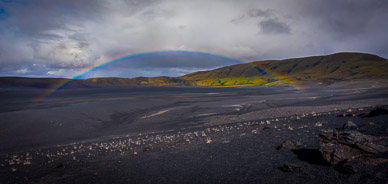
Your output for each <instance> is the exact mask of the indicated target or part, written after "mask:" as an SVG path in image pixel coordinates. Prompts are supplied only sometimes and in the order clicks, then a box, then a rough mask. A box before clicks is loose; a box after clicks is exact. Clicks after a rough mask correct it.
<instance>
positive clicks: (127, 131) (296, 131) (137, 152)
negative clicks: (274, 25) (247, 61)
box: [0, 86, 388, 183]
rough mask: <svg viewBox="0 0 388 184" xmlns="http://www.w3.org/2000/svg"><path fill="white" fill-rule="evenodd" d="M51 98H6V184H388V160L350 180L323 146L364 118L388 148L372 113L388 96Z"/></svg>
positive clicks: (198, 91)
mask: <svg viewBox="0 0 388 184" xmlns="http://www.w3.org/2000/svg"><path fill="white" fill-rule="evenodd" d="M43 92H44V90H42V89H22V88H18V89H0V99H1V100H0V105H1V106H0V164H1V165H0V176H1V177H0V183H329V182H330V183H387V182H388V163H387V162H385V163H381V164H379V165H376V166H371V165H367V164H363V163H358V164H357V165H356V166H357V170H358V172H357V173H355V174H348V173H343V172H341V171H340V170H338V169H337V168H336V167H335V166H330V165H329V164H327V163H326V162H324V160H322V158H321V157H320V155H319V151H318V148H319V143H318V139H317V136H318V134H319V132H320V130H322V129H336V128H341V127H342V126H343V124H344V123H346V122H348V121H352V122H354V123H355V124H356V125H358V127H357V128H356V129H357V131H359V132H361V133H363V134H367V135H373V136H377V137H381V138H383V139H384V140H385V145H387V142H386V141H387V135H388V115H387V114H379V115H376V116H363V115H362V114H368V113H369V112H371V111H372V110H373V109H375V108H376V107H381V108H383V109H384V108H385V109H387V108H388V88H387V87H382V86H380V87H373V86H366V87H363V86H351V87H339V86H327V87H311V88H305V89H302V90H296V89H293V88H289V87H272V88H259V87H258V88H173V87H169V88H107V89H97V88H89V89H86V88H85V89H64V90H61V91H58V92H56V93H54V94H52V95H50V96H48V97H46V98H43V99H37V97H38V96H40V95H41V94H42V93H43ZM368 122H373V124H368ZM286 140H288V141H291V142H293V143H294V144H295V146H296V148H295V149H277V148H278V147H279V145H281V144H282V143H283V142H284V141H286ZM378 156H379V157H380V158H387V159H388V155H387V153H382V154H380V155H378ZM284 164H291V165H294V166H297V167H296V168H295V169H293V170H292V171H290V172H285V171H284V170H282V169H280V168H281V167H282V166H283V165H284Z"/></svg>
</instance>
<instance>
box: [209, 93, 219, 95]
mask: <svg viewBox="0 0 388 184" xmlns="http://www.w3.org/2000/svg"><path fill="white" fill-rule="evenodd" d="M207 94H208V95H218V94H220V93H207Z"/></svg>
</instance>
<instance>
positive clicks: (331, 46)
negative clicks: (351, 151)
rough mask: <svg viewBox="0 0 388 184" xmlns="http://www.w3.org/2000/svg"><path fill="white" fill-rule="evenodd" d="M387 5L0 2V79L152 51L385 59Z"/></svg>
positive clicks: (154, 68)
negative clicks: (363, 54)
mask: <svg viewBox="0 0 388 184" xmlns="http://www.w3.org/2000/svg"><path fill="white" fill-rule="evenodd" d="M387 9H388V2H387V1H386V0H347V1H341V0H333V1H327V0H289V1H282V0H260V1H257V0H245V1H223V0H212V1H208V0H197V1H190V0H182V1H175V0H115V1H94V0H84V1H78V0H66V1H60V0H36V1H34V2H31V1H27V0H19V1H0V40H1V42H0V75H19V76H35V75H36V76H39V75H41V76H51V77H54V76H55V77H61V76H65V75H66V74H70V73H73V72H76V71H78V70H79V69H81V68H83V67H85V66H87V65H89V64H94V63H99V62H104V61H108V60H110V59H112V58H114V57H117V56H121V55H122V54H127V53H137V52H144V51H152V50H200V51H205V52H213V53H218V54H222V55H227V56H231V57H236V58H239V59H242V60H262V59H282V58H289V57H300V56H309V55H322V54H330V53H333V52H339V51H356V52H369V53H372V54H378V55H380V56H382V57H386V58H387V57H388V52H387V51H388V44H387V43H388V37H387V36H386V30H388V23H387V21H386V20H387V19H388V11H386V10H387ZM258 31H259V34H258ZM229 64H235V63H233V62H226V61H220V60H217V59H216V58H209V57H208V58H200V57H197V56H192V55H189V56H176V55H175V56H171V55H170V56H158V57H148V58H142V59H141V60H133V61H131V62H129V61H128V62H122V63H116V64H115V65H112V66H111V67H110V68H111V69H109V67H107V68H106V69H100V70H99V71H98V72H97V71H96V72H95V73H94V74H93V75H97V73H98V76H104V75H119V76H126V75H128V74H129V73H131V75H132V74H133V75H143V76H147V75H148V76H151V75H152V76H154V75H170V76H176V75H180V74H183V73H185V72H190V71H195V70H204V69H211V68H214V67H220V66H225V65H229ZM119 66H120V67H119ZM115 70H117V72H114V71H115ZM126 70H127V71H128V72H125V71H126ZM119 71H120V72H119ZM119 73H120V74H119Z"/></svg>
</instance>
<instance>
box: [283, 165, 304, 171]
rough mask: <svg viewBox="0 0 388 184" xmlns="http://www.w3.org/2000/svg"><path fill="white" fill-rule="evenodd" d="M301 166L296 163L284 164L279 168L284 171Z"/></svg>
mask: <svg viewBox="0 0 388 184" xmlns="http://www.w3.org/2000/svg"><path fill="white" fill-rule="evenodd" d="M299 168H301V166H299V165H296V164H284V165H283V166H282V167H279V169H280V170H281V171H284V172H291V171H294V170H295V169H299Z"/></svg>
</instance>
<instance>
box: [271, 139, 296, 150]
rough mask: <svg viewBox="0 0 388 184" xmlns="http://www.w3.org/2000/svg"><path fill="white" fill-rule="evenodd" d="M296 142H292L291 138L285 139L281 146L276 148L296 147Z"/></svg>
mask: <svg viewBox="0 0 388 184" xmlns="http://www.w3.org/2000/svg"><path fill="white" fill-rule="evenodd" d="M295 148H296V147H295V144H294V143H292V142H291V141H289V140H286V141H284V142H283V143H282V144H281V145H280V146H278V147H277V148H276V149H278V150H279V149H295Z"/></svg>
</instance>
